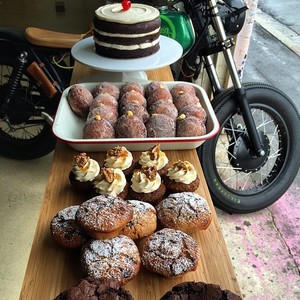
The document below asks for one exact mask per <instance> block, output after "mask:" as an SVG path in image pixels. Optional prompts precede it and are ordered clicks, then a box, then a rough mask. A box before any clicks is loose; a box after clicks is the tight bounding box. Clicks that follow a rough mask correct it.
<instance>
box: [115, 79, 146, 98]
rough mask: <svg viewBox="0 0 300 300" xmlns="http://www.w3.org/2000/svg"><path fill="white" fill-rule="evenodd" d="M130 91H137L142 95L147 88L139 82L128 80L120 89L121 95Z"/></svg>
mask: <svg viewBox="0 0 300 300" xmlns="http://www.w3.org/2000/svg"><path fill="white" fill-rule="evenodd" d="M130 91H136V92H138V93H140V94H141V95H142V96H144V94H145V88H144V87H143V86H142V85H141V84H140V83H138V82H126V83H125V84H124V85H123V86H122V87H121V89H120V97H122V96H123V95H124V94H125V93H127V92H130Z"/></svg>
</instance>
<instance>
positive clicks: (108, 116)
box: [87, 104, 119, 126]
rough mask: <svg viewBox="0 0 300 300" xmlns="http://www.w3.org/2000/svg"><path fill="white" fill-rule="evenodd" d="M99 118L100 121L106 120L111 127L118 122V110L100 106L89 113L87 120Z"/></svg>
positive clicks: (103, 105)
mask: <svg viewBox="0 0 300 300" xmlns="http://www.w3.org/2000/svg"><path fill="white" fill-rule="evenodd" d="M97 115H98V116H100V118H101V119H105V120H107V121H108V122H109V123H110V124H111V125H113V126H114V125H115V124H116V122H117V120H118V117H119V116H118V110H117V109H114V108H112V107H111V106H108V105H105V104H100V105H99V106H97V107H95V108H94V109H93V110H92V111H90V112H89V114H88V116H87V120H89V119H92V118H95V117H96V116H97Z"/></svg>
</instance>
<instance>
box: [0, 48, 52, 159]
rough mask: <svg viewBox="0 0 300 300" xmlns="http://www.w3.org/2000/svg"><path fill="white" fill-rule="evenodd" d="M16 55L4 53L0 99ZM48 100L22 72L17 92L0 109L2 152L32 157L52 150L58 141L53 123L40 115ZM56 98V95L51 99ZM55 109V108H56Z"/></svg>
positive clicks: (5, 89)
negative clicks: (52, 127)
mask: <svg viewBox="0 0 300 300" xmlns="http://www.w3.org/2000/svg"><path fill="white" fill-rule="evenodd" d="M15 60H16V57H12V56H11V57H10V56H7V53H6V54H5V55H4V54H3V55H1V50H0V103H1V104H2V103H3V100H4V95H5V94H6V92H7V87H8V79H9V76H10V74H11V72H12V66H13V63H14V61H15ZM45 100H47V98H45V97H44V96H42V94H41V92H40V91H39V88H38V87H37V86H36V85H35V83H34V82H33V81H31V80H30V78H29V77H28V76H26V75H25V74H23V76H22V79H21V82H20V84H19V86H18V87H17V91H16V95H15V96H14V97H13V98H12V99H11V101H10V103H9V104H8V105H7V106H5V107H2V109H1V111H0V153H1V154H2V155H4V156H7V157H10V158H16V159H33V158H38V157H41V156H44V155H46V154H48V153H50V152H51V151H52V150H53V149H54V147H55V144H56V139H55V138H54V136H53V135H52V129H51V125H49V124H48V123H47V122H46V120H45V118H43V117H42V116H41V112H42V111H45V110H47V109H46V108H45V107H46V105H47V104H46V103H44V101H45ZM51 100H52V101H53V102H54V101H55V100H54V99H51ZM53 112H54V110H53Z"/></svg>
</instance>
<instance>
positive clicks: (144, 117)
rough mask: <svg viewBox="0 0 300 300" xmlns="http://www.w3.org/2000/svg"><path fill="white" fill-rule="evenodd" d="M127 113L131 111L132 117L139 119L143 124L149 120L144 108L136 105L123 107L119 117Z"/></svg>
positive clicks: (129, 104)
mask: <svg viewBox="0 0 300 300" xmlns="http://www.w3.org/2000/svg"><path fill="white" fill-rule="evenodd" d="M129 111H131V112H132V113H133V114H134V115H136V116H137V117H139V118H140V119H141V120H142V121H143V123H146V122H147V121H148V120H149V118H150V115H149V113H148V111H147V109H146V108H145V107H144V106H142V105H139V104H137V103H133V102H132V103H128V104H126V105H125V106H123V107H122V108H121V110H120V115H125V114H127V112H129Z"/></svg>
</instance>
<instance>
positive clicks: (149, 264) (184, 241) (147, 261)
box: [141, 228, 200, 277]
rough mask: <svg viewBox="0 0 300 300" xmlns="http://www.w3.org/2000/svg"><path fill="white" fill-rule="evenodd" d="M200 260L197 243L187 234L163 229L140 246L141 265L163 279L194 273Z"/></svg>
mask: <svg viewBox="0 0 300 300" xmlns="http://www.w3.org/2000/svg"><path fill="white" fill-rule="evenodd" d="M199 258H200V249H199V247H198V244H197V242H196V241H195V240H194V239H193V238H192V237H191V236H189V235H188V234H186V233H184V232H182V231H180V230H175V229H170V228H164V229H161V230H159V231H157V232H155V233H153V234H152V235H150V236H149V237H148V238H147V240H146V242H145V243H144V244H143V246H142V250H141V260H142V265H143V266H144V267H145V268H146V269H147V270H149V271H151V272H155V273H158V274H161V275H162V276H164V277H178V276H181V275H183V274H186V273H187V272H191V271H195V270H196V268H197V266H198V262H199Z"/></svg>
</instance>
